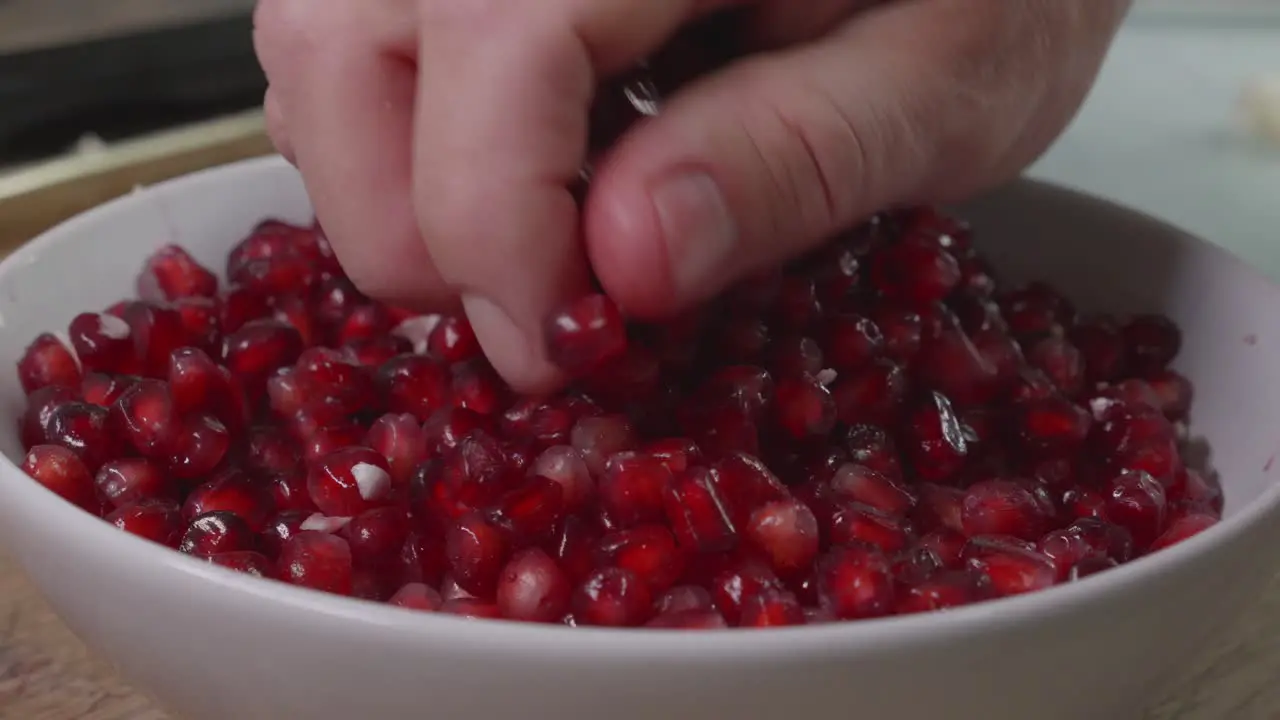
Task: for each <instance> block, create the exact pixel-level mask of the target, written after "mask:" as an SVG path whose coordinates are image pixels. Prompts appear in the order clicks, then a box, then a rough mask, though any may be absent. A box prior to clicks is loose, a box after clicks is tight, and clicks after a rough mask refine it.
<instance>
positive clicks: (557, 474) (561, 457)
mask: <svg viewBox="0 0 1280 720" xmlns="http://www.w3.org/2000/svg"><path fill="white" fill-rule="evenodd" d="M529 474H531V475H535V476H537V477H543V478H546V479H548V480H551V481H552V482H555V483H557V484H559V485H560V488H561V490H562V497H563V501H564V508H565V511H566V512H577V511H578V510H581V509H582V508H584V507H585V506H586V505H587V504H588V503H589V502H590V501H591V500H592V499H593V498H594V497H595V494H596V484H595V480H593V479H592V478H591V471H590V470H588V469H587V463H586V461H584V460H583V459H582V455H581V454H580V453H579V452H578V451H577V450H575V449H573V448H572V447H569V446H567V445H555V446H552V447H549V448H547V449H546V450H544V451H543V452H542V454H540V455H539V456H538V457H537V459H536V460H534V461H533V465H532V466H531V467H530V469H529Z"/></svg>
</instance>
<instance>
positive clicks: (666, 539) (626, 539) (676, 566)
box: [595, 525, 684, 593]
mask: <svg viewBox="0 0 1280 720" xmlns="http://www.w3.org/2000/svg"><path fill="white" fill-rule="evenodd" d="M595 556H596V563H597V565H600V566H604V567H619V568H622V569H624V570H630V571H631V572H632V573H635V575H636V577H637V578H639V579H640V580H641V581H643V582H645V583H647V584H648V585H649V589H650V590H652V591H653V592H654V593H662V592H665V591H666V590H667V589H668V588H670V587H671V586H672V585H673V584H675V582H676V580H677V579H678V578H679V577H680V574H681V572H683V569H684V568H683V558H682V555H681V553H680V549H679V548H678V547H677V545H676V540H675V537H673V536H672V534H671V531H670V530H667V529H666V528H664V527H662V526H660V525H641V526H638V527H634V528H631V529H629V530H620V531H618V532H614V533H611V534H609V535H606V536H604V537H603V538H601V539H600V541H599V543H598V544H597V545H596V551H595Z"/></svg>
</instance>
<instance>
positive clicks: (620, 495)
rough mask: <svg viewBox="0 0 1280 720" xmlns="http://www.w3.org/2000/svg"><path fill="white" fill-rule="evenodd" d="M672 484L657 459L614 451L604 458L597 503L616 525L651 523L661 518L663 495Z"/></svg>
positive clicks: (669, 476)
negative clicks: (606, 458)
mask: <svg viewBox="0 0 1280 720" xmlns="http://www.w3.org/2000/svg"><path fill="white" fill-rule="evenodd" d="M673 485H674V481H673V478H672V475H671V471H670V470H668V469H667V466H666V465H665V464H664V463H663V462H662V461H661V460H659V459H657V458H655V457H653V456H652V455H645V454H642V453H635V452H623V453H618V454H616V455H613V456H612V457H610V458H609V459H608V461H607V462H606V463H605V468H604V474H603V475H602V476H601V477H600V482H599V491H600V506H601V508H602V509H603V510H604V512H605V513H606V514H607V515H608V517H609V519H610V521H611V522H613V523H615V524H617V525H618V526H619V527H624V528H625V527H633V526H635V525H640V524H643V523H648V522H655V521H658V520H661V519H662V517H663V514H664V512H665V511H664V506H663V502H664V497H665V495H666V493H667V491H668V489H670V488H672V487H673Z"/></svg>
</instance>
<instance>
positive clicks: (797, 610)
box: [738, 588, 805, 628]
mask: <svg viewBox="0 0 1280 720" xmlns="http://www.w3.org/2000/svg"><path fill="white" fill-rule="evenodd" d="M804 624H805V617H804V609H803V608H802V607H801V606H800V601H799V600H797V599H796V597H795V595H792V594H791V593H789V592H787V591H786V590H779V589H777V588H763V589H761V590H759V591H757V592H755V593H752V594H751V595H748V596H747V597H746V599H745V600H743V601H742V608H741V610H740V611H739V614H738V627H749V628H763V627H786V626H790V625H804Z"/></svg>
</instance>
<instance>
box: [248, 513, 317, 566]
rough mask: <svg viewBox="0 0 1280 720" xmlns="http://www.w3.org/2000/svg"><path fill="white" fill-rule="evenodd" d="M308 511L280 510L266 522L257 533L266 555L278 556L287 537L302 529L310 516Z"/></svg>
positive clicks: (261, 547)
mask: <svg viewBox="0 0 1280 720" xmlns="http://www.w3.org/2000/svg"><path fill="white" fill-rule="evenodd" d="M312 514H313V513H312V512H310V511H302V510H282V511H280V512H279V513H277V514H276V515H275V516H274V517H272V518H271V519H270V520H268V521H267V522H266V526H265V527H264V528H263V530H262V532H261V533H259V535H258V537H259V545H260V549H261V550H262V552H263V554H265V555H266V556H267V557H272V558H275V557H279V556H280V549H281V548H282V547H283V546H284V543H285V541H286V540H288V539H289V538H291V537H293V536H294V535H297V534H298V533H299V532H301V531H302V524H303V523H304V522H306V521H307V519H308V518H310V517H311V516H312Z"/></svg>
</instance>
